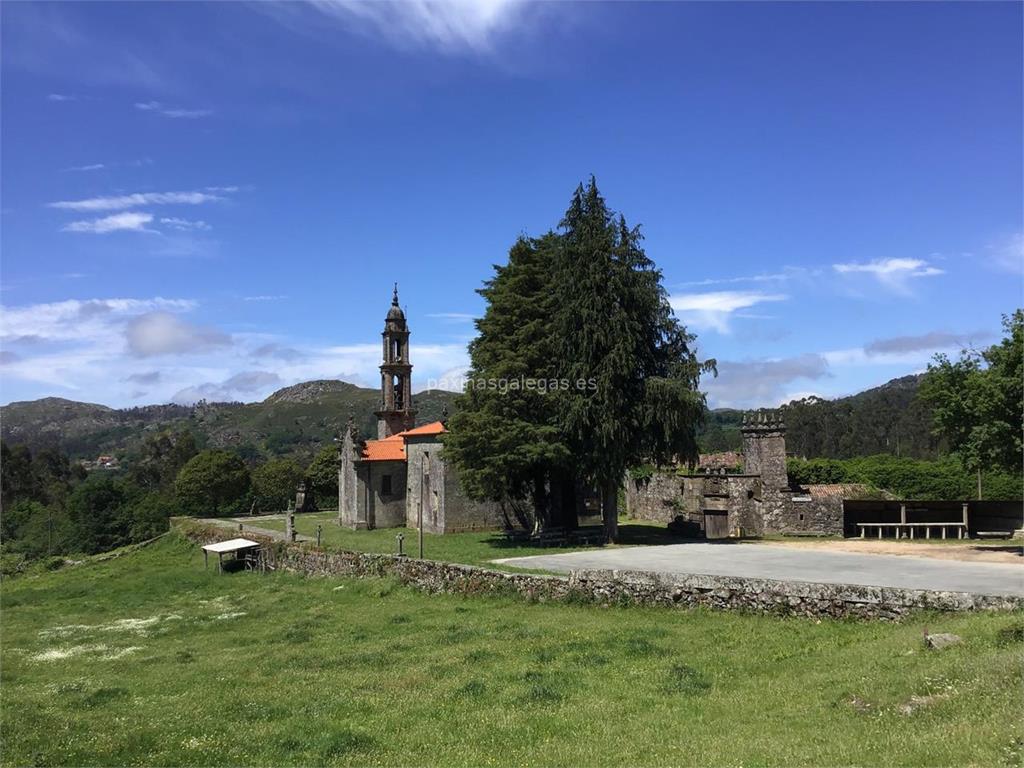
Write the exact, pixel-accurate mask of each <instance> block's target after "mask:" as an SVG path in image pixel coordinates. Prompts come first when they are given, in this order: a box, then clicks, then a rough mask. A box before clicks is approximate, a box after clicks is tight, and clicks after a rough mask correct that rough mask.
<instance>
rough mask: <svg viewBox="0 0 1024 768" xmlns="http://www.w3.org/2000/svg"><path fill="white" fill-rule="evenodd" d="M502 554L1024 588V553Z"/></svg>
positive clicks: (947, 587)
mask: <svg viewBox="0 0 1024 768" xmlns="http://www.w3.org/2000/svg"><path fill="white" fill-rule="evenodd" d="M494 562H496V563H502V564H507V565H513V566H517V567H520V568H537V569H542V570H546V571H555V572H558V573H568V572H569V571H573V570H581V569H613V570H625V571H654V572H657V573H672V574H709V575H713V576H737V577H743V578H754V579H777V580H780V581H807V582H817V583H825V584H861V585H868V586H878V587H900V588H904V589H927V590H937V591H951V592H971V593H973V594H980V595H1017V596H1024V559H1022V563H1021V565H1003V564H998V563H968V562H960V561H953V560H935V559H928V558H923V557H905V556H897V555H874V554H860V553H851V552H828V551H823V550H804V549H798V548H796V547H775V546H771V545H766V544H748V543H739V542H721V543H708V542H693V543H689V544H670V545H665V546H656V547H622V548H609V549H590V550H586V551H583V552H569V553H566V554H561V555H532V556H530V557H510V558H505V559H502V560H495V561H494Z"/></svg>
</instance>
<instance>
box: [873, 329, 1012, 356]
mask: <svg viewBox="0 0 1024 768" xmlns="http://www.w3.org/2000/svg"><path fill="white" fill-rule="evenodd" d="M991 338H992V333H991V332H989V331H975V332H974V333H950V332H948V331H930V332H928V333H923V334H921V335H919V336H893V337H891V338H887V339H875V340H874V341H872V342H871V343H870V344H866V345H865V346H864V351H865V352H866V353H867V354H868V355H884V354H899V353H903V352H921V351H934V350H939V349H955V348H965V347H972V346H974V345H975V344H978V343H980V342H982V341H985V340H988V339H991Z"/></svg>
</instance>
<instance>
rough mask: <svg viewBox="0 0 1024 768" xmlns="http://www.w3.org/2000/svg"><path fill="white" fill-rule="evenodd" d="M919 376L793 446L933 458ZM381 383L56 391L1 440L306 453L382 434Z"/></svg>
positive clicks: (805, 414) (428, 399)
mask: <svg viewBox="0 0 1024 768" xmlns="http://www.w3.org/2000/svg"><path fill="white" fill-rule="evenodd" d="M919 383H920V377H919V376H905V377H903V378H900V379H894V380H892V381H890V382H889V383H887V384H884V385H882V386H880V387H875V388H874V389H869V390H866V391H864V392H861V393H859V394H856V395H852V396H850V397H843V398H838V399H836V400H823V399H820V398H808V399H806V400H799V401H794V402H792V403H789V404H788V405H786V406H784V407H783V410H784V412H785V417H786V422H787V424H788V426H789V432H788V434H787V438H786V442H787V448H788V449H789V452H790V453H792V454H795V455H798V456H808V457H821V458H833V459H843V458H851V457H854V456H870V455H874V454H878V453H892V454H897V453H898V454H900V455H902V456H908V457H911V458H934V457H935V456H937V455H938V453H939V448H940V447H941V446H940V445H938V444H937V443H936V441H935V439H934V438H933V437H932V435H931V431H930V430H931V424H930V414H929V413H928V411H927V409H926V408H925V407H924V406H923V404H921V403H919V402H918V401H917V399H916V398H917V390H918V386H919ZM454 399H455V394H454V393H451V392H443V391H440V390H434V391H430V392H420V393H419V394H417V395H415V396H414V403H415V406H416V409H417V411H418V414H417V421H418V422H419V423H423V422H428V421H435V420H437V419H439V418H441V412H442V409H443V408H444V407H445V406H447V407H448V408H449V409H452V408H453V401H454ZM379 402H380V392H379V391H378V390H376V389H367V388H365V387H358V386H356V385H355V384H349V383H347V382H344V381H336V380H331V379H321V380H317V381H307V382H304V383H302V384H296V385H294V386H291V387H285V388H284V389H281V390H278V391H277V392H275V393H274V394H272V395H270V396H269V397H268V398H266V399H265V400H264V401H263V402H260V403H206V402H200V403H197V404H196V405H195V406H182V405H151V406H145V407H141V408H125V409H120V410H117V409H113V408H108V407H106V406H103V405H95V404H91V403H78V402H75V401H73V400H64V399H62V398H57V397H47V398H43V399H42V400H33V401H29V402H18V403H11V404H10V405H7V406H4V407H2V408H0V420H2V436H3V439H4V440H6V441H7V442H9V443H11V444H19V443H21V444H26V445H28V446H30V447H32V448H40V447H44V446H47V447H55V448H59V449H61V450H62V451H64V452H65V453H67V454H68V455H70V456H71V457H73V458H82V459H85V458H95V457H96V456H97V455H99V454H115V455H124V454H127V453H131V452H132V451H133V450H134V449H135V448H136V447H137V446H138V445H139V444H140V443H141V441H142V439H143V438H144V437H145V435H146V434H148V433H149V432H152V431H156V430H162V429H182V428H189V429H191V430H192V431H193V432H194V433H195V435H196V439H197V442H199V444H200V445H205V446H209V447H214V448H234V449H236V450H239V451H240V452H242V453H243V455H250V456H252V457H253V458H255V457H257V456H264V457H266V456H296V457H297V458H302V459H308V458H310V457H311V456H312V455H313V454H315V453H316V451H317V450H318V449H319V448H320V447H321V446H322V445H324V444H326V443H327V442H330V441H331V440H332V439H333V438H334V437H336V436H337V435H339V434H340V433H341V431H342V429H344V427H345V424H346V422H347V421H348V419H349V417H350V416H351V417H352V419H353V421H354V422H355V424H356V425H357V426H358V427H359V428H360V430H361V431H362V434H363V435H364V436H368V437H373V436H375V433H376V419H375V417H374V415H373V411H374V410H375V409H376V408H377V407H378V405H379ZM742 420H743V411H739V410H734V409H726V408H723V409H718V410H713V411H709V412H708V414H707V422H706V425H705V427H704V429H703V430H702V432H701V434H700V438H699V439H700V445H701V450H702V451H705V452H714V451H726V450H735V449H737V448H739V447H740V443H741V439H740V424H741V422H742Z"/></svg>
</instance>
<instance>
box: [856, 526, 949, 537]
mask: <svg viewBox="0 0 1024 768" xmlns="http://www.w3.org/2000/svg"><path fill="white" fill-rule="evenodd" d="M857 527H858V528H860V537H861V538H862V539H863V538H865V537H866V535H867V531H868V529H872V530H874V529H877V530H878V538H882V534H883V532H884V530H885V529H886V528H892V529H893V532H894V533H895V537H896V538H897V539H912V538H914V533H915V531H920V530H921V529H922V528H923V529H924V537H925V538H926V539H930V538H931V537H932V528H941V529H942V538H946V532H947V530H948V529H950V528H952V529H954V530H956V534H957V538H959V539H962V538H963V537H964V534H966V533H967V523H962V522H956V523H953V522H949V523H857Z"/></svg>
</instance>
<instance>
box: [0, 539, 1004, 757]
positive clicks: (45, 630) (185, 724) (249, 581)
mask: <svg viewBox="0 0 1024 768" xmlns="http://www.w3.org/2000/svg"><path fill="white" fill-rule="evenodd" d="M0 599H2V603H3V627H2V630H3V632H2V638H0V650H2V659H0V661H2V670H0V674H2V677H0V684H2V693H3V695H2V698H0V725H2V734H3V739H2V750H3V752H2V762H3V764H4V765H26V764H37V765H128V764H133V765H151V764H152V765H230V764H233V765H319V764H332V765H333V764H337V765H349V764H351V765H410V764H424V765H437V766H450V765H474V766H475V765H559V766H577V765H666V764H677V765H679V764H682V765H729V766H734V765H735V766H738V765H747V766H751V765H753V766H758V765H765V766H767V765H787V766H788V765H816V766H818V765H835V764H842V765H853V764H856V765H912V766H921V765H944V766H945V765H978V766H996V765H1019V764H1020V744H1021V728H1020V722H1021V714H1022V712H1021V696H1020V691H1021V683H1022V674H1021V673H1022V669H1021V634H1022V632H1024V616H1021V615H1019V614H1018V615H1007V614H989V615H960V616H945V617H939V616H934V615H931V616H920V617H918V618H916V619H915V620H912V621H908V622H906V623H904V624H901V625H892V624H884V623H863V622H833V621H822V622H820V623H818V622H815V621H812V620H806V619H778V618H769V617H758V616H747V615H742V614H738V613H717V614H716V613H709V612H704V611H696V612H683V611H675V610H671V609H640V608H596V607H591V606H571V605H559V604H529V603H526V602H523V601H517V600H513V599H497V598H459V597H445V596H426V595H424V594H421V593H418V592H415V591H412V590H410V589H407V588H404V587H400V586H397V585H396V584H394V583H392V582H390V581H379V580H365V581H358V580H352V579H333V578H332V579H327V578H322V579H303V578H301V577H298V576H293V575H289V574H273V575H266V576H261V575H258V574H253V573H245V572H241V573H232V574H225V575H222V576H220V575H217V574H216V573H215V572H214V571H212V570H211V571H204V570H203V567H202V557H201V555H200V553H199V550H198V548H197V547H196V546H194V545H192V544H190V543H188V542H187V541H185V540H184V539H182V538H181V537H179V536H177V535H174V534H172V535H171V536H169V537H167V538H166V539H163V540H161V541H160V542H158V543H157V544H155V545H152V546H150V547H148V548H145V549H142V550H140V551H138V552H135V553H132V554H128V555H125V556H123V557H120V558H116V559H112V560H109V561H107V562H102V563H87V564H85V565H82V566H79V567H76V568H69V569H66V570H64V571H59V572H55V573H48V574H44V575H41V576H32V577H21V578H17V579H11V580H6V581H5V582H4V583H3V585H2V593H0ZM925 627H927V628H929V629H930V630H931V631H949V632H955V633H957V634H959V635H961V636H962V637H963V638H964V642H963V644H962V645H959V646H954V647H952V648H948V649H946V650H943V651H938V652H936V651H926V650H924V648H923V646H922V640H921V637H922V632H923V630H924V628H925ZM914 697H918V698H916V699H915V698H914ZM906 707H909V708H910V709H911V710H912V711H911V712H910V713H909V714H904V713H903V712H901V708H906Z"/></svg>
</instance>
